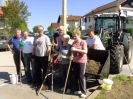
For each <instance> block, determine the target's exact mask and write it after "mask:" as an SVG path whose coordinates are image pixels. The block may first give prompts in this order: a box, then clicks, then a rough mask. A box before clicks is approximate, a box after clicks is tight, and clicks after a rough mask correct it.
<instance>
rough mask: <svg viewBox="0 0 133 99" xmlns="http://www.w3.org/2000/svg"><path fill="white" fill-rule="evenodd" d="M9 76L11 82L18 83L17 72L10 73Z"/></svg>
mask: <svg viewBox="0 0 133 99" xmlns="http://www.w3.org/2000/svg"><path fill="white" fill-rule="evenodd" d="M9 77H10V82H11V84H17V83H18V75H17V74H12V75H10V76H9Z"/></svg>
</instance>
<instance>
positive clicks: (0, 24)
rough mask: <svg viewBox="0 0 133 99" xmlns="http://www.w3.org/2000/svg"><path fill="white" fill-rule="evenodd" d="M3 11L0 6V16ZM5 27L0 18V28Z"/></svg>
mask: <svg viewBox="0 0 133 99" xmlns="http://www.w3.org/2000/svg"><path fill="white" fill-rule="evenodd" d="M3 14H4V13H3V11H2V8H1V7H0V17H1V16H2V15H3ZM4 27H5V24H4V22H3V21H2V20H1V19H0V29H3V28H4Z"/></svg>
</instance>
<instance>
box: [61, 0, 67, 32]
mask: <svg viewBox="0 0 133 99" xmlns="http://www.w3.org/2000/svg"><path fill="white" fill-rule="evenodd" d="M66 20H67V0H62V25H63V26H64V33H65V34H66Z"/></svg>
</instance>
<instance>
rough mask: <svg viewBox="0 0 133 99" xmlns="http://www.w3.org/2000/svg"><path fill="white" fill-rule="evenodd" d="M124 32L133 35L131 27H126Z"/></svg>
mask: <svg viewBox="0 0 133 99" xmlns="http://www.w3.org/2000/svg"><path fill="white" fill-rule="evenodd" d="M124 31H125V32H127V33H130V35H131V36H133V28H127V29H124Z"/></svg>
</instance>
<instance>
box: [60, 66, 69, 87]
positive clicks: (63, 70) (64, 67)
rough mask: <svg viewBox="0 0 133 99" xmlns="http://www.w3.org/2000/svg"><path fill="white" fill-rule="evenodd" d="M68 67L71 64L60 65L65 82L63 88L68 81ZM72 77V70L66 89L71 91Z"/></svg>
mask: <svg viewBox="0 0 133 99" xmlns="http://www.w3.org/2000/svg"><path fill="white" fill-rule="evenodd" d="M68 67H69V64H60V69H61V73H62V80H63V86H64V85H65V81H66V76H67V72H68ZM70 75H71V69H70V71H69V75H68V80H67V85H66V88H68V89H70V81H71V80H70V79H71V78H70Z"/></svg>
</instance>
